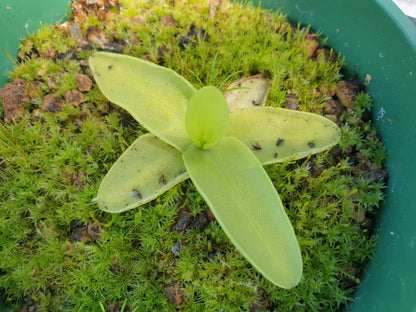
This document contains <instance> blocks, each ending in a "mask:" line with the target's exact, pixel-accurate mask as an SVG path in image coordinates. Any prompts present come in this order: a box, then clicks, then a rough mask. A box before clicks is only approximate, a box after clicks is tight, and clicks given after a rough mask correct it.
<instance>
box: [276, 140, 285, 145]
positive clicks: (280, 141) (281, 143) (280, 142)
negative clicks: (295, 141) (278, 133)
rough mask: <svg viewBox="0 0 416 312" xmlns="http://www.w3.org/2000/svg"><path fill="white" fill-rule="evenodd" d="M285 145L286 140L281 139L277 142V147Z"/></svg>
mask: <svg viewBox="0 0 416 312" xmlns="http://www.w3.org/2000/svg"><path fill="white" fill-rule="evenodd" d="M284 143H285V140H284V139H281V138H278V139H277V141H276V145H277V146H282V145H283V144H284Z"/></svg>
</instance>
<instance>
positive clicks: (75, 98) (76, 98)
mask: <svg viewBox="0 0 416 312" xmlns="http://www.w3.org/2000/svg"><path fill="white" fill-rule="evenodd" d="M64 97H65V101H66V102H67V103H68V104H71V105H73V106H78V105H79V104H81V103H82V102H83V101H84V95H83V94H82V93H81V92H79V91H78V90H71V91H67V92H66V93H65V96H64Z"/></svg>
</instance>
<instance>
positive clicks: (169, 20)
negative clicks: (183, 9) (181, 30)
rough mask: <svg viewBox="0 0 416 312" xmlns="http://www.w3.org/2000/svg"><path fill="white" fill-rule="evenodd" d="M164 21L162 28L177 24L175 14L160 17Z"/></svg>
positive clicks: (172, 26) (173, 26)
mask: <svg viewBox="0 0 416 312" xmlns="http://www.w3.org/2000/svg"><path fill="white" fill-rule="evenodd" d="M160 20H161V22H162V28H175V27H176V26H177V24H176V20H175V18H174V17H173V15H171V14H170V15H166V16H162V17H161V18H160Z"/></svg>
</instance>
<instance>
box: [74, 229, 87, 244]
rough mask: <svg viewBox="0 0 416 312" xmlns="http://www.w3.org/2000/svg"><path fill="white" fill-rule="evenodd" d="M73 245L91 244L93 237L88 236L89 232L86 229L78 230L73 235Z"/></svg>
mask: <svg viewBox="0 0 416 312" xmlns="http://www.w3.org/2000/svg"><path fill="white" fill-rule="evenodd" d="M70 240H71V243H77V242H79V243H89V242H90V241H91V237H90V236H89V235H88V230H87V228H86V227H80V228H76V229H74V230H73V231H72V233H71V239H70Z"/></svg>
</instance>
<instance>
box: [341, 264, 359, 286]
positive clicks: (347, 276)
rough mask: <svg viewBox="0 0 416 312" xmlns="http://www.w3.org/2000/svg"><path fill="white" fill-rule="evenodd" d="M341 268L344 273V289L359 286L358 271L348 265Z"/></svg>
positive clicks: (342, 280) (342, 278)
mask: <svg viewBox="0 0 416 312" xmlns="http://www.w3.org/2000/svg"><path fill="white" fill-rule="evenodd" d="M340 268H341V270H342V271H343V273H342V276H341V277H340V281H341V284H342V287H343V288H344V289H348V288H351V287H355V286H357V278H358V276H359V272H358V270H357V269H356V268H354V267H353V266H350V265H347V264H343V265H341V266H340Z"/></svg>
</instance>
